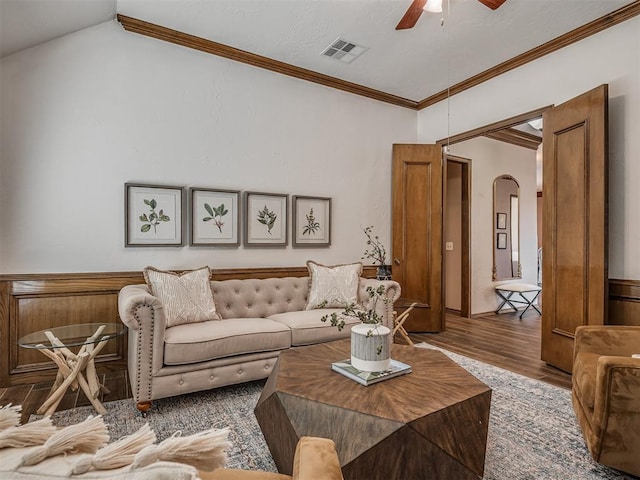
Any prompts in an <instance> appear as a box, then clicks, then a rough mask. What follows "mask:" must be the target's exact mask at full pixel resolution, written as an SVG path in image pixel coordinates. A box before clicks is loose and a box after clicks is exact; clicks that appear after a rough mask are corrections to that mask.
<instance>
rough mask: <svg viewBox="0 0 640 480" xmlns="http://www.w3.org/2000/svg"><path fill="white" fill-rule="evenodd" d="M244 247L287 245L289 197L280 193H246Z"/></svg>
mask: <svg viewBox="0 0 640 480" xmlns="http://www.w3.org/2000/svg"><path fill="white" fill-rule="evenodd" d="M244 212H245V215H244V245H245V246H248V247H249V246H271V247H284V246H286V245H287V236H288V234H289V230H288V220H289V219H288V217H289V196H288V195H286V194H279V193H260V192H244Z"/></svg>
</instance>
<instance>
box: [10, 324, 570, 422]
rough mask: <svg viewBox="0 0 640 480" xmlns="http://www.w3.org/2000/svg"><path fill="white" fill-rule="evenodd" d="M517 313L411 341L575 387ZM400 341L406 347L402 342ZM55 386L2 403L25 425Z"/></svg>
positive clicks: (120, 376) (65, 405) (115, 381)
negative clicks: (18, 410) (17, 409)
mask: <svg viewBox="0 0 640 480" xmlns="http://www.w3.org/2000/svg"><path fill="white" fill-rule="evenodd" d="M517 315H518V314H516V313H513V314H512V313H502V314H500V315H494V314H487V315H482V316H480V317H477V318H462V317H459V316H457V315H453V314H450V313H448V314H447V319H446V330H445V331H444V332H441V333H432V334H430V333H420V334H416V333H412V334H410V337H411V339H412V340H413V341H414V342H416V343H419V342H428V343H430V344H432V345H436V346H438V347H441V348H444V349H446V350H450V351H452V352H456V353H459V354H461V355H465V356H467V357H470V358H474V359H476V360H480V361H482V362H485V363H490V364H492V365H496V366H498V367H501V368H504V369H506V370H510V371H512V372H516V373H519V374H521V375H524V376H526V377H530V378H535V379H538V380H541V381H544V382H548V383H551V384H553V385H556V386H560V387H564V388H571V375H569V374H567V373H565V372H563V371H561V370H558V369H556V368H553V367H550V366H549V365H547V364H545V363H544V362H543V361H542V360H540V325H541V319H540V316H539V315H537V314H535V312H534V313H530V312H529V313H527V314H525V315H524V317H523V319H522V320H520V319H519V318H518V316H517ZM397 341H398V342H399V343H402V340H401V339H399V338H398V339H397ZM102 378H103V383H104V385H105V386H106V387H107V388H108V389H109V390H111V393H109V394H108V395H104V396H103V398H102V401H103V402H108V401H112V400H120V399H122V398H130V397H131V391H130V388H129V381H128V378H127V372H126V371H124V370H121V371H105V372H102ZM50 388H51V383H44V384H35V385H21V386H15V387H9V388H0V405H6V404H8V403H11V404H13V405H22V422H23V423H24V422H26V421H27V420H28V419H29V416H30V415H31V414H32V413H35V411H36V410H37V409H38V407H39V406H40V405H41V404H42V403H43V402H44V400H45V399H46V397H47V395H48V394H49V390H50ZM83 405H89V401H88V400H87V399H86V397H85V396H84V394H83V393H82V392H81V391H76V392H71V391H69V392H68V393H67V394H66V395H65V397H64V399H63V400H62V403H61V404H60V407H59V408H58V410H65V409H69V408H74V407H77V406H83Z"/></svg>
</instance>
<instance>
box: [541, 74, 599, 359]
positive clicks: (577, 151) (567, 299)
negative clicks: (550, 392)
mask: <svg viewBox="0 0 640 480" xmlns="http://www.w3.org/2000/svg"><path fill="white" fill-rule="evenodd" d="M607 101H608V89H607V85H601V86H600V87H598V88H595V89H594V90H591V91H589V92H587V93H584V94H583V95H580V96H579V97H576V98H574V99H572V100H569V101H568V102H566V103H563V104H562V105H559V106H557V107H554V108H552V109H550V110H549V111H548V112H546V113H545V114H544V116H543V159H544V160H543V161H544V164H543V187H544V196H543V238H542V248H543V250H542V251H543V254H542V258H543V267H542V305H543V307H542V351H541V358H542V360H544V361H545V362H547V363H548V364H550V365H553V366H555V367H558V368H560V369H562V370H565V371H567V372H571V369H572V360H573V338H574V333H575V330H576V327H578V326H579V325H602V324H604V323H606V314H607V182H608V179H607Z"/></svg>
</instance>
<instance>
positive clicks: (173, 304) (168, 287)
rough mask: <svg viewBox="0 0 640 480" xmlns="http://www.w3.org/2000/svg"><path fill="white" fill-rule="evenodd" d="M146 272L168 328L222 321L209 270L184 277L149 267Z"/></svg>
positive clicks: (190, 272) (145, 274)
mask: <svg viewBox="0 0 640 480" xmlns="http://www.w3.org/2000/svg"><path fill="white" fill-rule="evenodd" d="M143 273H144V279H145V280H146V282H147V285H149V288H150V289H151V293H152V295H153V296H154V297H158V299H160V301H161V302H162V306H163V307H164V314H165V318H166V320H167V327H173V326H175V325H182V324H185V323H196V322H204V321H207V320H220V317H219V316H218V314H217V313H216V304H215V302H214V300H213V292H212V291H211V284H210V283H209V277H210V275H211V272H210V270H209V267H203V268H200V269H198V270H191V271H187V272H183V273H181V274H177V273H173V272H165V271H162V270H158V269H156V268H154V267H147V268H145V269H144V272H143Z"/></svg>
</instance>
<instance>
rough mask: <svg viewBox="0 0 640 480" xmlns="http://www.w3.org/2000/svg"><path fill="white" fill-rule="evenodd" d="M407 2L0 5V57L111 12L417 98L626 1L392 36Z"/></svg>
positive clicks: (494, 14) (488, 13) (432, 20)
mask: <svg viewBox="0 0 640 480" xmlns="http://www.w3.org/2000/svg"><path fill="white" fill-rule="evenodd" d="M410 3H411V0H394V1H377V0H314V1H312V0H156V1H150V0H0V20H1V23H0V45H1V48H2V50H1V51H2V56H4V55H7V54H10V53H13V52H15V51H18V50H20V49H23V48H27V47H30V46H33V45H35V44H38V43H41V42H44V41H47V40H49V39H52V38H55V37H57V36H60V35H64V34H66V33H70V32H73V31H76V30H79V29H81V28H85V27H89V26H91V25H95V24H97V23H100V22H103V21H107V20H109V19H112V18H113V16H114V13H115V12H116V11H117V13H120V14H123V15H127V16H131V17H135V18H138V19H141V20H145V21H147V22H151V23H156V24H159V25H162V26H165V27H169V28H172V29H175V30H180V31H183V32H187V33H190V34H193V35H197V36H200V37H204V38H207V39H210V40H213V41H216V42H220V43H223V44H227V45H230V46H233V47H236V48H239V49H242V50H246V51H249V52H252V53H256V54H259V55H263V56H266V57H270V58H273V59H276V60H280V61H283V62H286V63H290V64H293V65H296V66H298V67H303V68H307V69H310V70H313V71H316V72H319V73H323V74H326V75H330V76H333V77H337V78H340V79H343V80H347V81H350V82H354V83H357V84H360V85H364V86H367V87H370V88H374V89H377V90H381V91H383V92H387V93H391V94H394V95H398V96H400V97H405V98H408V99H411V100H416V101H418V100H422V99H424V98H426V97H429V96H430V95H433V94H435V93H438V92H440V91H442V90H444V89H446V88H447V86H449V85H453V84H455V83H458V82H460V81H463V80H465V79H467V78H469V77H471V76H473V75H475V74H477V73H480V72H482V71H484V70H486V69H488V68H490V67H492V66H494V65H496V64H499V63H501V62H503V61H506V60H508V59H510V58H513V57H515V56H517V55H519V54H522V53H524V52H526V51H527V50H530V49H532V48H534V47H536V46H538V45H540V44H543V43H545V42H548V41H549V40H551V39H553V38H555V37H557V36H559V35H562V34H564V33H566V32H568V31H570V30H572V29H575V28H577V27H579V26H581V25H584V24H586V23H588V22H590V21H592V20H595V19H597V18H599V17H602V16H603V15H606V14H607V13H610V12H612V11H614V10H616V9H618V8H620V7H622V6H625V5H628V4H630V3H634V2H633V1H631V0H507V2H506V3H505V4H504V5H502V7H500V8H499V9H498V10H495V11H492V10H490V9H488V8H487V7H485V6H484V5H482V4H481V3H479V2H478V1H477V0H448V2H447V0H444V4H445V13H444V14H430V13H426V12H425V13H423V14H422V16H421V18H420V20H419V21H418V23H417V25H416V26H415V27H414V28H413V29H410V30H403V31H396V30H395V26H396V24H397V23H398V21H399V20H400V18H401V17H402V15H403V14H404V12H405V10H406V9H407V7H408V6H409V5H410ZM447 3H448V5H449V8H448V10H447ZM447 12H448V13H447ZM441 18H444V26H441V25H440V22H441ZM338 37H342V38H344V39H346V40H348V41H350V42H353V43H355V44H358V45H362V46H365V47H368V50H367V51H366V52H365V53H364V54H363V55H362V56H361V57H359V58H358V59H356V60H355V61H354V62H353V63H351V64H345V63H342V62H338V61H336V60H333V59H330V58H327V57H325V56H322V55H321V52H322V51H323V50H324V49H325V48H326V47H327V46H328V45H329V44H330V43H332V42H333V41H334V40H335V39H336V38H338Z"/></svg>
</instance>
